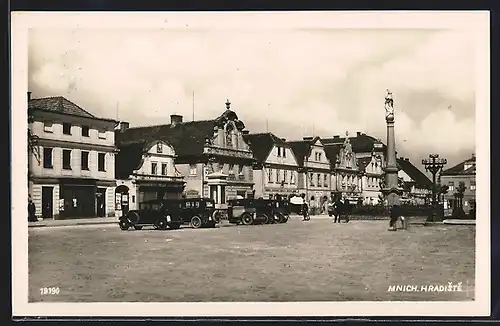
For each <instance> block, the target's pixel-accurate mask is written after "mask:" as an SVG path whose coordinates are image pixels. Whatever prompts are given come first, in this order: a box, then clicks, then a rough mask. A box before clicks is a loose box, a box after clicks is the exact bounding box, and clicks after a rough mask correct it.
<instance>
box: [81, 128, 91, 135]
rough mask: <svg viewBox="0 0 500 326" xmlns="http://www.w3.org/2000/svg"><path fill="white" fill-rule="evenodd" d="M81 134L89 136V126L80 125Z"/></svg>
mask: <svg viewBox="0 0 500 326" xmlns="http://www.w3.org/2000/svg"><path fill="white" fill-rule="evenodd" d="M82 136H83V137H90V128H89V126H82Z"/></svg>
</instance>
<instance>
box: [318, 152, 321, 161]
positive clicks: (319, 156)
mask: <svg viewBox="0 0 500 326" xmlns="http://www.w3.org/2000/svg"><path fill="white" fill-rule="evenodd" d="M318 161H321V153H318Z"/></svg>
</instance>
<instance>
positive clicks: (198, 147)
mask: <svg viewBox="0 0 500 326" xmlns="http://www.w3.org/2000/svg"><path fill="white" fill-rule="evenodd" d="M215 126H216V123H215V120H200V121H190V122H180V123H176V124H175V125H172V124H167V125H156V126H148V127H138V128H129V129H127V130H125V131H122V132H121V131H117V132H116V134H115V137H116V138H115V141H116V143H117V144H118V146H119V147H121V145H120V144H129V143H135V142H137V143H144V142H150V141H154V140H163V141H167V142H169V143H170V144H171V145H172V146H173V147H174V149H175V152H176V154H177V155H178V156H192V155H201V154H203V149H204V147H205V143H206V139H207V138H212V136H213V133H214V127H215Z"/></svg>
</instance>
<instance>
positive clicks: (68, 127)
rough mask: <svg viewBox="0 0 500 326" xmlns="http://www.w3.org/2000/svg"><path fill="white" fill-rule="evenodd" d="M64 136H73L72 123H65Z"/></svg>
mask: <svg viewBox="0 0 500 326" xmlns="http://www.w3.org/2000/svg"><path fill="white" fill-rule="evenodd" d="M63 134H65V135H71V123H67V122H64V123H63Z"/></svg>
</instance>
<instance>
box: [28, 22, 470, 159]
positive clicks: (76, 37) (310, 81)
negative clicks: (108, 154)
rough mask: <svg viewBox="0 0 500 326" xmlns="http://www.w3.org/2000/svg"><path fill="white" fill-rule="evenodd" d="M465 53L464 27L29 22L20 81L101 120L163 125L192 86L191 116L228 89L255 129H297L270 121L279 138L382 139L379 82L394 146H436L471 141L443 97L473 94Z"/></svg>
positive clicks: (209, 113)
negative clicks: (388, 101)
mask: <svg viewBox="0 0 500 326" xmlns="http://www.w3.org/2000/svg"><path fill="white" fill-rule="evenodd" d="M473 50H474V47H473V39H472V38H471V35H469V34H467V32H457V31H425V30H407V31H403V30H401V31H375V30H374V31H361V30H328V29H325V30H290V31H284V30H279V31H274V30H259V31H249V30H231V31H226V30H218V31H209V30H203V31H199V32H193V31H184V32H182V31H178V32H175V31H167V30H149V31H145V30H115V31H111V30H94V31H91V30H76V31H69V30H68V31H61V30H41V29H38V30H32V31H31V34H30V55H31V58H30V59H31V60H32V61H33V62H35V64H34V65H33V66H32V67H33V69H32V70H31V71H30V75H31V81H30V82H31V84H30V86H31V87H32V88H36V89H37V90H40V91H39V92H40V94H37V93H35V94H34V95H35V96H46V95H49V94H61V95H65V96H66V97H68V98H69V99H71V100H73V101H75V102H76V103H79V104H82V105H83V106H85V105H89V106H91V107H92V112H93V113H95V114H98V115H102V116H107V117H113V118H115V117H116V116H115V115H116V106H117V102H119V108H120V118H122V119H125V120H129V121H130V122H131V124H132V125H140V124H144V123H145V122H151V121H155V122H157V123H162V122H163V123H168V119H169V118H168V117H169V115H170V114H172V113H178V114H183V115H184V116H185V117H186V118H185V119H190V118H191V110H192V91H195V92H196V94H195V99H196V118H197V119H207V118H211V117H213V116H214V115H217V114H219V113H221V112H222V111H223V110H224V102H225V100H226V98H229V99H230V101H231V102H232V103H233V104H232V107H233V108H234V110H235V111H236V112H237V113H238V114H239V116H240V118H242V119H243V120H244V121H245V120H248V121H255V124H257V125H259V126H261V130H255V131H263V129H264V128H265V123H264V121H265V119H268V121H269V126H270V128H271V131H272V129H273V126H283V125H287V124H289V125H295V126H299V127H297V128H292V129H291V130H290V129H287V128H281V127H280V128H279V130H283V129H287V130H286V133H287V135H283V136H284V137H287V138H300V137H302V136H303V133H304V131H303V130H304V129H308V130H309V132H311V131H312V125H313V124H314V128H315V130H316V131H317V133H319V132H321V133H322V134H325V135H326V136H331V135H335V134H344V132H345V131H346V130H348V131H349V132H350V133H355V132H356V131H363V132H367V133H370V134H376V135H379V136H380V137H381V138H383V139H384V140H385V121H384V108H383V103H384V95H385V89H386V88H390V89H391V90H392V91H393V93H394V96H395V106H396V132H397V137H398V138H397V139H398V140H399V139H402V141H401V142H400V143H399V144H400V145H399V146H401V147H402V148H401V151H403V152H404V151H413V150H415V151H422V152H425V153H427V152H429V150H430V149H431V148H432V149H433V150H436V151H440V152H442V153H444V154H445V155H446V154H447V153H453V152H455V151H456V150H457V149H460V148H463V147H473V146H474V114H473V112H474V109H475V108H474V107H468V108H466V109H464V110H465V111H464V112H462V111H452V112H450V111H449V110H447V106H448V105H449V104H446V102H447V101H448V100H449V101H454V102H459V103H473V95H474V85H473V82H474V66H473V63H474V58H473V53H474V52H473ZM433 92H434V93H439V94H441V95H440V96H442V97H443V99H442V102H443V103H437V104H436V103H431V104H428V103H426V99H425V98H422V99H419V101H420V100H421V101H422V103H423V105H422V107H420V108H418V110H417V109H414V110H417V111H419V112H416V111H411V112H409V107H411V106H412V104H413V105H414V103H411V102H408V101H410V100H409V98H410V97H408V96H409V95H411V94H426V93H433ZM398 94H399V97H398ZM403 94H405V96H406V95H408V96H406V97H405V96H403ZM422 96H424V95H422ZM464 106H466V104H464ZM89 110H90V109H89ZM471 112H472V113H471ZM417 115H420V116H422V115H423V117H421V118H419V119H416V118H415V117H416V116H417ZM259 121H260V122H259ZM300 126H301V127H300ZM299 129H301V130H299ZM404 140H405V141H404Z"/></svg>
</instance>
